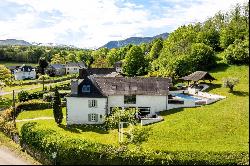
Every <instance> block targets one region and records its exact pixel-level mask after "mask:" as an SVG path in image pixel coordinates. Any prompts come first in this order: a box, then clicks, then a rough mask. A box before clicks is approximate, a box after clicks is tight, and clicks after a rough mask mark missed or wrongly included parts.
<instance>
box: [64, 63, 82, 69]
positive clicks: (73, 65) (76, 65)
mask: <svg viewBox="0 0 250 166" xmlns="http://www.w3.org/2000/svg"><path fill="white" fill-rule="evenodd" d="M65 66H66V67H80V68H86V64H85V63H84V62H68V63H67V64H66V65H65Z"/></svg>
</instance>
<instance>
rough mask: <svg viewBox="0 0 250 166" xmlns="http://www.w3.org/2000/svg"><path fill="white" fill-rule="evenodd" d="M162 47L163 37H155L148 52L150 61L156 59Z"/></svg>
mask: <svg viewBox="0 0 250 166" xmlns="http://www.w3.org/2000/svg"><path fill="white" fill-rule="evenodd" d="M162 47H163V39H162V38H158V39H155V40H154V42H153V46H152V48H151V50H150V52H149V54H148V58H149V60H151V61H152V60H154V59H157V58H158V57H159V55H160V53H161V49H162Z"/></svg>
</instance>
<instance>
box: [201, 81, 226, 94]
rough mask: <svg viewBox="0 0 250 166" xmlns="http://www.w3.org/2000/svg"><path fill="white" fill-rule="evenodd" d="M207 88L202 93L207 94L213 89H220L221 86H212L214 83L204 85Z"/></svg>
mask: <svg viewBox="0 0 250 166" xmlns="http://www.w3.org/2000/svg"><path fill="white" fill-rule="evenodd" d="M206 84H207V85H208V86H209V87H208V88H207V89H206V90H204V91H203V92H209V91H211V90H213V89H217V88H221V87H222V84H214V83H206Z"/></svg>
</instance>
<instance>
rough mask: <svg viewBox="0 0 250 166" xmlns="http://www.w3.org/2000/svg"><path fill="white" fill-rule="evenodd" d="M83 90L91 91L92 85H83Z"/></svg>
mask: <svg viewBox="0 0 250 166" xmlns="http://www.w3.org/2000/svg"><path fill="white" fill-rule="evenodd" d="M82 92H87V93H89V92H90V85H83V86H82Z"/></svg>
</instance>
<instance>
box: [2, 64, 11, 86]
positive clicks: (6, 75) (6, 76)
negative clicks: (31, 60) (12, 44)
mask: <svg viewBox="0 0 250 166" xmlns="http://www.w3.org/2000/svg"><path fill="white" fill-rule="evenodd" d="M10 79H11V73H10V70H9V69H7V68H6V67H5V66H4V65H0V86H4V85H6V84H7V85H8V84H9V83H10Z"/></svg>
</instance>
